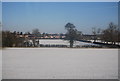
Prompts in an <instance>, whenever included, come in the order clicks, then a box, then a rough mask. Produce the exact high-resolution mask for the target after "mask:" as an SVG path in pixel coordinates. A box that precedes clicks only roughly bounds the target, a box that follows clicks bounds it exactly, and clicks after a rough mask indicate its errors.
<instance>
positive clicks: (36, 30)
mask: <svg viewBox="0 0 120 81" xmlns="http://www.w3.org/2000/svg"><path fill="white" fill-rule="evenodd" d="M32 34H33V35H34V36H35V38H37V37H40V36H41V34H40V32H39V29H37V28H36V29H33V30H32ZM35 38H34V39H33V45H34V46H35V43H36V40H35ZM37 45H39V39H38V41H37Z"/></svg>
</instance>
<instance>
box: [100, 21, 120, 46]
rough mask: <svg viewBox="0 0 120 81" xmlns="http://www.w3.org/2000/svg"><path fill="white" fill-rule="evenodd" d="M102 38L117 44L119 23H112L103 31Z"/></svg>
mask: <svg viewBox="0 0 120 81" xmlns="http://www.w3.org/2000/svg"><path fill="white" fill-rule="evenodd" d="M102 40H104V41H105V42H112V44H115V43H116V42H118V41H119V30H118V27H117V25H115V24H114V23H112V22H111V23H110V24H109V27H108V28H107V29H105V30H103V31H102Z"/></svg>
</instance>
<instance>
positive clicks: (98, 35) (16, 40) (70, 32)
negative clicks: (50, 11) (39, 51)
mask: <svg viewBox="0 0 120 81" xmlns="http://www.w3.org/2000/svg"><path fill="white" fill-rule="evenodd" d="M65 29H66V30H67V32H66V34H65V38H64V39H65V40H68V41H69V43H70V47H71V48H72V47H73V45H74V42H75V41H79V40H87V39H84V38H83V34H82V32H81V31H78V30H77V29H76V27H75V25H74V24H72V23H67V24H66V25H65ZM17 33H18V32H17ZM28 33H29V32H28ZM92 33H93V35H94V38H93V40H94V42H96V40H98V39H99V40H101V42H104V43H109V42H111V44H113V45H115V44H116V43H120V29H119V28H118V26H117V25H115V24H114V23H112V22H111V23H110V24H109V25H108V27H107V28H106V29H100V28H98V29H96V28H92ZM19 34H21V35H22V34H23V33H22V32H20V33H19ZM29 34H30V33H29ZM32 35H34V36H36V37H41V36H44V35H47V34H45V33H43V34H41V33H40V32H39V29H33V30H32ZM24 41H28V39H25V38H21V37H17V35H16V32H13V33H12V32H10V31H2V46H3V47H22V46H25V45H24V44H25V43H24ZM32 41H33V44H34V45H33V46H35V42H36V39H32ZM26 44H28V42H27V43H26ZM38 44H39V43H38Z"/></svg>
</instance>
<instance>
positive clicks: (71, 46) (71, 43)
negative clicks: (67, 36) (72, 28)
mask: <svg viewBox="0 0 120 81" xmlns="http://www.w3.org/2000/svg"><path fill="white" fill-rule="evenodd" d="M70 48H73V40H70Z"/></svg>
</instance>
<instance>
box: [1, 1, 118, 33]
mask: <svg viewBox="0 0 120 81" xmlns="http://www.w3.org/2000/svg"><path fill="white" fill-rule="evenodd" d="M2 9H3V11H2V14H3V15H2V17H3V30H10V31H22V32H27V31H30V32H31V31H32V29H34V28H38V29H39V30H40V32H47V33H65V32H66V30H65V28H64V26H65V24H67V23H68V22H71V23H73V24H74V25H75V26H76V28H77V29H78V30H79V31H82V32H83V33H84V34H91V31H92V27H96V28H101V29H105V28H107V27H108V24H109V23H110V22H113V23H115V24H118V3H117V2H3V3H2Z"/></svg>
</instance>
